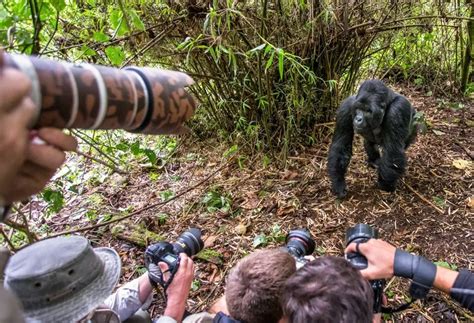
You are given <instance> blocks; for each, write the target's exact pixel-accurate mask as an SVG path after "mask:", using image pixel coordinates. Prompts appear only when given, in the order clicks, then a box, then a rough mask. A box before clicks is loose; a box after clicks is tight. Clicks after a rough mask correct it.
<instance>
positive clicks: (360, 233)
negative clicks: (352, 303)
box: [346, 223, 385, 313]
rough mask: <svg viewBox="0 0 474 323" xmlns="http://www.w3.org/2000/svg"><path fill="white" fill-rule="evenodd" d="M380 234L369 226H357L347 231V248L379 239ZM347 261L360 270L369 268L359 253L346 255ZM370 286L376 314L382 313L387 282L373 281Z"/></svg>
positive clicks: (360, 224) (365, 259) (381, 280)
mask: <svg viewBox="0 0 474 323" xmlns="http://www.w3.org/2000/svg"><path fill="white" fill-rule="evenodd" d="M377 238H378V232H377V230H376V229H374V228H372V227H371V226H370V225H368V224H362V223H359V224H356V225H355V226H354V227H352V228H349V229H347V231H346V246H348V245H349V244H351V243H353V242H355V243H365V242H367V241H369V240H370V239H377ZM346 259H347V260H348V261H349V262H350V263H351V265H352V266H353V267H354V268H356V269H358V270H361V269H365V268H367V266H368V263H367V258H365V257H364V256H363V255H361V254H360V253H358V252H350V253H348V254H346ZM370 285H371V286H372V290H373V292H374V313H380V312H381V311H382V299H383V289H384V287H385V280H383V279H380V280H371V281H370Z"/></svg>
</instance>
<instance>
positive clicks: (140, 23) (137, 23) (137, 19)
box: [128, 10, 145, 30]
mask: <svg viewBox="0 0 474 323" xmlns="http://www.w3.org/2000/svg"><path fill="white" fill-rule="evenodd" d="M128 14H129V15H130V18H132V24H133V26H134V27H135V28H136V29H138V30H145V25H144V24H143V21H142V20H141V19H140V17H139V16H138V15H137V12H136V11H135V10H130V11H129V12H128Z"/></svg>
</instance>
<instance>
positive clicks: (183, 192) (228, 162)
mask: <svg viewBox="0 0 474 323" xmlns="http://www.w3.org/2000/svg"><path fill="white" fill-rule="evenodd" d="M234 156H235V155H234ZM234 159H235V157H232V158H231V159H229V160H228V161H227V162H226V163H225V164H224V165H222V166H221V167H219V168H218V169H216V170H215V171H214V172H212V173H211V174H210V175H209V176H207V177H206V178H204V179H203V180H201V181H200V182H198V183H197V184H195V185H193V186H191V187H189V188H187V189H185V190H184V191H182V192H180V193H178V194H176V195H175V196H173V197H172V198H170V199H168V200H166V201H162V202H157V203H153V204H150V205H147V206H145V207H142V208H141V209H138V210H136V211H135V212H132V213H130V214H127V215H124V216H121V217H118V218H115V219H112V220H110V221H106V222H102V223H98V224H94V225H89V226H87V227H83V228H79V229H74V230H68V231H62V232H59V233H56V234H53V235H50V236H47V237H45V238H43V239H41V240H45V239H50V238H54V237H58V236H62V235H66V234H72V233H77V232H83V231H89V230H92V229H96V228H100V227H103V226H106V225H109V224H112V223H115V222H120V221H123V220H125V219H128V218H131V217H133V216H135V215H137V214H140V213H142V212H144V211H147V210H150V209H153V208H155V207H158V206H161V205H164V204H168V203H169V202H171V201H173V200H175V199H177V198H178V197H181V196H183V195H184V194H186V193H189V192H191V191H192V190H194V189H196V188H197V187H199V186H201V185H202V184H204V183H206V182H207V181H208V180H209V179H211V178H212V177H214V176H215V175H216V174H217V173H218V172H220V171H222V170H223V169H224V168H227V167H228V166H229V165H230V164H231V163H232V162H233V161H234ZM116 215H117V214H116Z"/></svg>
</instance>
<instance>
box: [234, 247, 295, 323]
mask: <svg viewBox="0 0 474 323" xmlns="http://www.w3.org/2000/svg"><path fill="white" fill-rule="evenodd" d="M295 271H296V264H295V260H294V259H293V257H292V256H290V255H289V254H288V253H287V252H285V251H283V250H281V249H269V250H262V251H257V252H254V253H252V254H250V255H249V256H247V257H245V258H243V259H242V260H241V261H239V263H238V264H237V265H236V266H235V267H234V268H233V269H232V271H231V272H230V274H229V277H228V278H227V284H226V291H225V298H226V303H227V308H228V310H229V314H230V315H231V316H232V317H233V318H234V319H236V320H239V321H241V322H245V323H277V322H278V320H280V319H281V318H282V316H283V310H282V308H281V305H280V297H281V294H282V291H283V290H282V288H283V285H284V283H285V281H286V280H287V279H288V277H290V276H291V275H292V274H293V273H294V272H295Z"/></svg>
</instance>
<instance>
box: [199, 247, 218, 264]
mask: <svg viewBox="0 0 474 323" xmlns="http://www.w3.org/2000/svg"><path fill="white" fill-rule="evenodd" d="M196 258H198V259H201V260H205V261H208V262H211V263H213V264H216V265H222V254H221V253H220V252H218V251H215V250H212V249H204V250H201V252H199V253H198V254H197V255H196Z"/></svg>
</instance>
